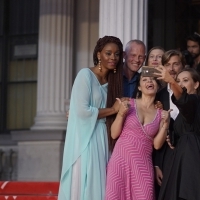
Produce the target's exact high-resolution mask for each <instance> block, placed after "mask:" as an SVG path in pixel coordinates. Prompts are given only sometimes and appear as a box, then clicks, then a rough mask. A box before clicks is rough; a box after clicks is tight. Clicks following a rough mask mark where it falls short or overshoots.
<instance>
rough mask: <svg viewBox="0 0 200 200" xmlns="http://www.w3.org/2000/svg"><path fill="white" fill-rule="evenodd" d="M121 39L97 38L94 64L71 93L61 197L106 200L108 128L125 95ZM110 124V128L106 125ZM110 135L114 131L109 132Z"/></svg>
mask: <svg viewBox="0 0 200 200" xmlns="http://www.w3.org/2000/svg"><path fill="white" fill-rule="evenodd" d="M122 60H123V48H122V43H121V41H120V40H119V39H118V38H116V37H113V36H105V37H103V38H100V39H99V40H98V41H97V44H96V47H95V49H94V53H93V61H94V67H91V68H85V69H82V70H80V72H79V73H78V75H77V77H76V79H75V81H74V85H73V88H72V93H71V100H70V112H69V120H68V125H67V133H66V139H65V147H64V155H63V166H62V174H61V180H60V188H59V194H58V199H59V200H104V198H105V186H106V165H107V162H108V159H109V155H110V153H109V146H108V137H107V128H108V130H110V124H111V122H112V117H113V116H115V114H116V113H117V112H118V110H119V103H118V101H116V99H115V98H116V97H118V96H119V97H121V96H122V67H121V66H122ZM106 123H107V127H106ZM109 135H110V134H109Z"/></svg>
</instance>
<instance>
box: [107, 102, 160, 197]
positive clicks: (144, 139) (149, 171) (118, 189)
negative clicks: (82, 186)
mask: <svg viewBox="0 0 200 200" xmlns="http://www.w3.org/2000/svg"><path fill="white" fill-rule="evenodd" d="M160 120H161V110H157V113H156V116H155V118H154V120H153V121H152V122H151V123H149V124H146V125H142V124H141V123H140V121H139V118H138V114H137V107H136V104H135V100H134V99H132V100H131V108H130V110H129V112H128V115H127V118H126V120H125V122H124V128H123V130H122V133H121V135H120V137H119V139H118V141H117V143H116V145H115V148H114V151H113V153H112V156H111V158H110V161H109V163H108V166H107V184H106V198H105V199H106V200H154V199H155V197H154V171H153V164H152V150H153V138H154V137H155V135H156V134H157V132H158V129H159V125H160Z"/></svg>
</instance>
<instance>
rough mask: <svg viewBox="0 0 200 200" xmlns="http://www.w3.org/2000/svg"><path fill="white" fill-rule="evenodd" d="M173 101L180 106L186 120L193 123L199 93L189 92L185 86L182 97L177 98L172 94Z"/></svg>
mask: <svg viewBox="0 0 200 200" xmlns="http://www.w3.org/2000/svg"><path fill="white" fill-rule="evenodd" d="M172 101H173V103H174V104H175V105H176V106H177V107H178V109H179V112H180V113H181V115H182V116H183V118H184V120H185V121H186V122H187V123H189V124H191V123H193V122H194V117H195V113H196V110H197V106H198V101H199V98H198V95H195V94H187V90H186V89H185V88H184V89H183V93H182V96H181V98H180V99H178V100H176V99H175V97H174V95H172Z"/></svg>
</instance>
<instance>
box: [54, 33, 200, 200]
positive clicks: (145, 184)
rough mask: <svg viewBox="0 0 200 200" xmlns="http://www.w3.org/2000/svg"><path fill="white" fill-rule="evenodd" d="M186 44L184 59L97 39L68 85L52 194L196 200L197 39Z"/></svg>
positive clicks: (199, 137) (97, 199)
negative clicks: (147, 71)
mask: <svg viewBox="0 0 200 200" xmlns="http://www.w3.org/2000/svg"><path fill="white" fill-rule="evenodd" d="M186 43H187V53H188V54H189V55H190V59H188V57H187V56H186V53H185V52H184V53H183V52H180V51H179V50H175V49H172V50H168V51H165V50H164V48H162V47H160V46H155V47H153V48H152V49H150V50H149V52H148V53H147V54H146V46H145V44H144V43H143V42H142V41H140V40H131V41H129V42H128V43H127V44H126V46H125V50H124V51H123V45H122V42H121V41H120V39H119V38H117V37H114V36H104V37H102V38H100V39H99V40H98V41H97V43H96V46H95V48H94V52H93V62H94V67H88V68H84V69H82V70H80V71H79V73H78V74H77V76H76V79H75V81H74V84H73V87H72V92H71V99H70V112H69V116H68V124H67V132H66V139H65V146H64V154H63V164H62V173H61V180H60V188H59V195H58V199H59V200H104V199H105V200H157V199H158V200H181V199H182V200H197V199H200V190H199V188H200V179H199V177H200V176H199V175H200V163H199V162H198V159H199V158H200V85H199V84H200V74H199V72H200V37H199V36H198V35H197V34H194V35H191V36H189V37H188V38H187V40H186ZM188 54H187V55H188ZM143 65H145V66H149V67H152V68H155V69H157V71H156V72H154V73H153V74H151V76H145V75H143V74H142V73H139V70H140V68H141V67H142V66H143Z"/></svg>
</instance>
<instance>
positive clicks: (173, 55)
mask: <svg viewBox="0 0 200 200" xmlns="http://www.w3.org/2000/svg"><path fill="white" fill-rule="evenodd" d="M162 65H163V66H164V67H165V68H166V70H167V71H168V72H169V73H170V75H171V76H172V77H173V78H174V79H175V78H176V76H177V74H178V73H179V72H180V71H181V70H182V69H183V68H184V67H185V59H184V57H183V55H182V54H181V52H180V51H177V50H169V51H166V52H165V53H164V55H163V56H162ZM171 95H172V90H171V89H170V85H169V84H167V85H166V86H165V87H164V88H163V89H161V90H160V91H159V92H158V94H157V97H156V99H157V100H159V101H161V103H162V104H163V109H164V110H169V109H173V110H172V111H171V113H170V115H171V119H170V125H169V130H168V133H169V135H172V134H173V122H174V120H175V119H176V117H177V115H178V113H179V111H178V109H177V107H176V106H175V105H174V104H173V103H172V101H171ZM172 153H173V150H171V149H170V148H169V146H168V144H167V142H165V144H164V145H163V147H162V148H161V149H160V150H154V153H153V160H154V166H155V175H156V181H157V185H156V196H158V192H159V186H161V184H162V178H163V175H164V174H165V173H166V171H167V170H170V169H169V167H168V166H169V165H168V161H169V160H170V159H171V157H172Z"/></svg>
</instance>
